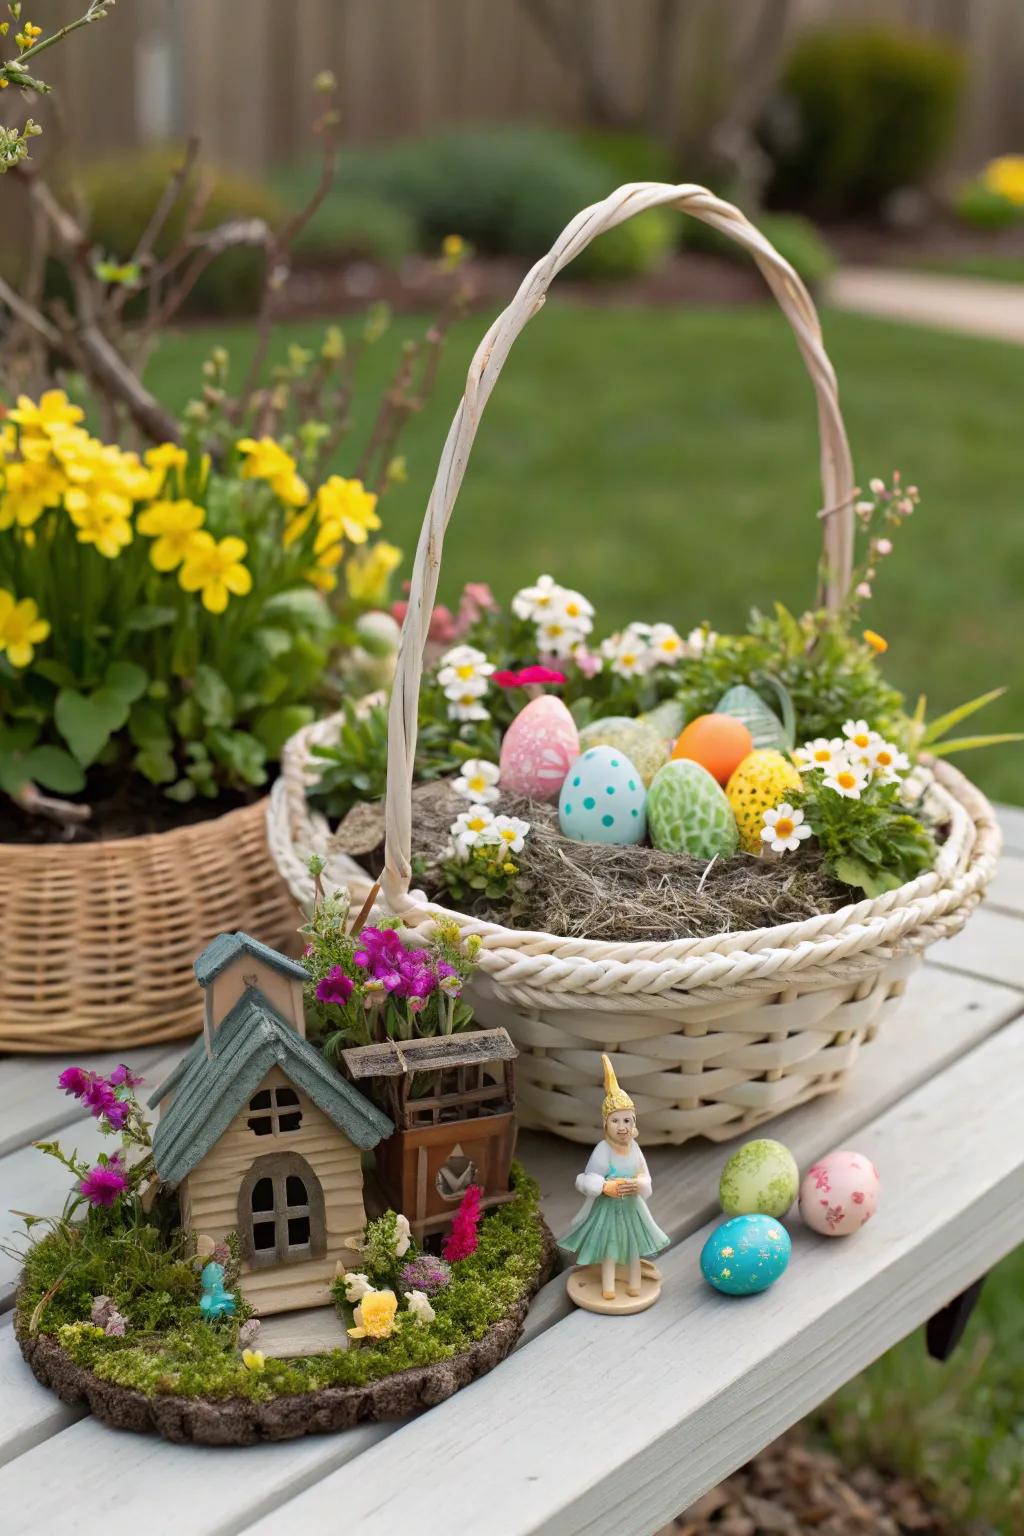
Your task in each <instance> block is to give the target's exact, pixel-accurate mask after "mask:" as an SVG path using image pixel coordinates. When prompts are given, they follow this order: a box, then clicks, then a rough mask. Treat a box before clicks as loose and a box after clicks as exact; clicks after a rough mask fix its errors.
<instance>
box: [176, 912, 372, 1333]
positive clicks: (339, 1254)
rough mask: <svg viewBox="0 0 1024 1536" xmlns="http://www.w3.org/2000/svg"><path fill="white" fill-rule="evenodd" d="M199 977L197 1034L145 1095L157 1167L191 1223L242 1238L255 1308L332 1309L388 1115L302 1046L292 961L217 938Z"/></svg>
mask: <svg viewBox="0 0 1024 1536" xmlns="http://www.w3.org/2000/svg"><path fill="white" fill-rule="evenodd" d="M195 973H196V979H197V980H198V982H199V985H200V986H201V987H202V988H203V990H204V993H205V1004H206V1008H205V1024H204V1029H203V1033H202V1035H200V1037H199V1039H198V1040H196V1042H195V1044H194V1045H193V1046H192V1048H191V1049H190V1050H189V1052H188V1053H187V1055H186V1056H185V1057H184V1058H183V1060H182V1061H181V1062H180V1063H179V1065H178V1067H177V1068H176V1069H175V1071H174V1072H172V1074H171V1076H170V1077H169V1078H168V1079H167V1081H166V1082H165V1083H164V1084H163V1085H162V1087H161V1088H159V1089H158V1090H157V1092H156V1093H155V1094H154V1095H153V1097H152V1099H151V1100H150V1104H151V1105H152V1106H156V1105H159V1106H160V1109H161V1115H160V1120H159V1123H158V1125H157V1127H156V1131H155V1132H154V1136H153V1157H154V1161H155V1163H156V1170H157V1173H158V1175H159V1177H160V1178H161V1179H162V1180H163V1181H164V1182H165V1183H167V1184H171V1185H176V1186H177V1187H178V1191H179V1196H180V1200H181V1215H182V1224H183V1226H184V1227H186V1228H187V1229H189V1230H191V1231H193V1232H196V1233H202V1234H205V1235H207V1236H209V1237H211V1238H213V1240H214V1241H215V1242H218V1241H220V1240H222V1239H223V1238H226V1237H227V1235H228V1233H230V1232H237V1233H238V1236H239V1240H240V1242H241V1247H242V1268H241V1280H240V1287H241V1290H242V1292H243V1293H244V1295H245V1297H246V1299H247V1300H248V1301H249V1302H251V1303H252V1305H253V1306H254V1307H255V1308H256V1309H257V1311H258V1312H259V1313H261V1314H263V1315H265V1314H267V1313H270V1312H285V1311H291V1310H292V1309H293V1308H298V1307H314V1306H323V1305H326V1304H327V1303H328V1302H329V1300H330V1297H329V1294H328V1287H329V1285H330V1282H331V1280H332V1279H333V1277H334V1273H335V1267H336V1265H337V1263H338V1260H339V1259H340V1260H341V1261H342V1262H343V1263H344V1264H345V1265H346V1267H349V1266H351V1265H353V1264H355V1263H356V1261H357V1255H356V1254H355V1253H354V1252H353V1250H352V1249H351V1247H350V1246H348V1245H349V1244H350V1242H351V1239H352V1236H353V1234H356V1233H358V1232H360V1231H361V1230H362V1227H363V1225H364V1222H365V1219H366V1218H365V1213H364V1209H363V1177H362V1168H361V1161H360V1153H361V1151H362V1150H364V1149H368V1148H372V1147H375V1146H376V1145H377V1144H378V1142H380V1140H381V1138H382V1137H385V1136H388V1135H390V1133H391V1130H392V1125H391V1122H390V1120H389V1119H388V1118H387V1116H386V1115H385V1114H383V1113H382V1112H381V1110H379V1109H378V1108H377V1107H376V1106H375V1105H374V1104H371V1103H370V1101H369V1100H368V1099H367V1098H365V1097H364V1095H363V1094H362V1093H360V1092H359V1090H358V1089H357V1088H355V1087H353V1085H352V1084H351V1083H349V1082H346V1081H345V1080H344V1079H343V1078H341V1077H339V1075H338V1074H337V1072H335V1071H334V1070H333V1069H332V1068H331V1067H329V1066H328V1065H327V1063H326V1062H325V1061H324V1059H323V1057H322V1056H321V1055H320V1053H319V1052H318V1051H316V1050H314V1048H313V1047H312V1046H311V1045H309V1044H308V1043H307V1041H306V1038H305V1021H304V1017H303V1010H302V986H303V983H304V982H305V980H306V972H305V970H304V968H303V967H302V966H301V965H299V964H298V963H297V962H296V961H294V960H289V959H288V958H287V957H286V956H285V955H281V954H278V953H277V952H276V951H275V950H272V949H268V948H267V946H266V945H264V944H260V943H259V942H258V941H257V940H256V939H251V938H250V937H249V936H248V935H247V934H244V933H222V934H220V935H219V936H218V937H217V938H216V939H214V941H213V943H212V944H211V945H210V946H209V947H208V948H207V949H206V950H204V952H203V953H202V954H201V955H200V956H199V959H198V960H197V961H196V962H195Z"/></svg>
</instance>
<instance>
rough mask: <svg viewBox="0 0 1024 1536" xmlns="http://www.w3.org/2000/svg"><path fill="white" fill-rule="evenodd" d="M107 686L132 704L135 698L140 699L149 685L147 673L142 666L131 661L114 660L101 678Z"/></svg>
mask: <svg viewBox="0 0 1024 1536" xmlns="http://www.w3.org/2000/svg"><path fill="white" fill-rule="evenodd" d="M103 681H104V683H105V685H106V687H107V688H110V689H112V690H113V692H114V693H116V694H117V695H118V697H119V698H122V699H125V700H126V701H127V703H129V704H134V703H135V700H136V699H141V698H142V695H143V694H144V693H145V691H146V689H147V688H148V686H149V674H148V672H146V671H145V670H144V668H142V667H137V666H136V665H135V663H134V662H133V661H114V662H111V664H110V666H109V667H108V668H107V671H106V676H105V677H104V679H103Z"/></svg>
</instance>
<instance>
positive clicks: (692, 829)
mask: <svg viewBox="0 0 1024 1536" xmlns="http://www.w3.org/2000/svg"><path fill="white" fill-rule="evenodd" d="M647 821H648V824H649V826H650V829H651V842H652V843H653V844H654V846H655V848H660V849H661V850H662V852H663V853H689V854H692V855H693V857H694V858H697V859H710V858H713V857H714V855H715V854H716V853H717V854H722V855H727V854H730V853H735V852H736V844H737V841H738V833H737V831H736V818H735V817H734V816H733V813H732V811H731V809H730V807H729V802H728V800H727V799H726V797H725V791H724V790H723V789H722V788H721V786H720V785H719V784H717V783H716V782H715V780H714V779H713V778H712V777H711V775H710V773H708V771H707V769H706V768H702V767H701V766H700V764H699V763H694V762H691V761H690V760H689V759H688V758H678V759H675V760H673V761H672V762H670V763H666V764H665V766H664V767H663V768H660V769H659V770H658V772H657V773H656V774H655V776H654V781H653V783H652V784H651V787H650V789H649V790H648V791H647Z"/></svg>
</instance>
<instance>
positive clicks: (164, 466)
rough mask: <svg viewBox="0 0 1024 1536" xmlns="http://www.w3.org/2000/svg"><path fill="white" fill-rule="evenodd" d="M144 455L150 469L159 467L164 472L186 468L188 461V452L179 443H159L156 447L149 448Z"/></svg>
mask: <svg viewBox="0 0 1024 1536" xmlns="http://www.w3.org/2000/svg"><path fill="white" fill-rule="evenodd" d="M142 457H143V459H144V461H145V463H146V464H147V466H148V467H149V468H150V469H159V470H161V471H162V472H163V473H164V474H167V473H168V472H169V471H170V470H172V469H184V468H185V466H186V464H187V463H188V452H187V450H186V449H184V448H182V447H181V445H180V444H179V443H158V444H157V446H156V447H155V448H147V449H146V451H145V453H144V454H143V455H142Z"/></svg>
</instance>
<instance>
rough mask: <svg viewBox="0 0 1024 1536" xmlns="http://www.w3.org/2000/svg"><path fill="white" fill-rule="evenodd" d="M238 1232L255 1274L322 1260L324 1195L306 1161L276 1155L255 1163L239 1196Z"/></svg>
mask: <svg viewBox="0 0 1024 1536" xmlns="http://www.w3.org/2000/svg"><path fill="white" fill-rule="evenodd" d="M238 1233H239V1237H240V1238H241V1243H242V1252H243V1254H244V1255H245V1257H246V1259H247V1260H248V1262H249V1263H250V1264H251V1265H252V1266H253V1267H254V1268H256V1269H264V1268H269V1267H270V1265H272V1264H299V1263H301V1262H302V1261H303V1260H304V1259H319V1258H322V1257H323V1255H324V1254H325V1252H326V1251H327V1228H326V1223H325V1220H324V1192H323V1188H322V1186H321V1184H320V1180H319V1179H318V1178H317V1176H316V1174H315V1173H314V1172H313V1170H312V1168H311V1167H310V1165H309V1164H308V1163H307V1162H306V1159H305V1158H304V1157H300V1156H299V1155H298V1153H297V1152H272V1153H270V1154H268V1156H266V1157H258V1158H257V1159H256V1161H255V1162H254V1163H253V1165H252V1167H251V1168H250V1169H249V1172H248V1173H247V1174H246V1176H245V1178H244V1179H243V1180H242V1187H241V1189H240V1190H239V1192H238Z"/></svg>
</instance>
